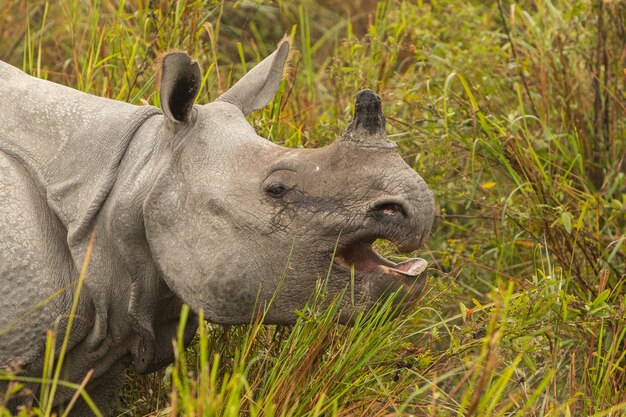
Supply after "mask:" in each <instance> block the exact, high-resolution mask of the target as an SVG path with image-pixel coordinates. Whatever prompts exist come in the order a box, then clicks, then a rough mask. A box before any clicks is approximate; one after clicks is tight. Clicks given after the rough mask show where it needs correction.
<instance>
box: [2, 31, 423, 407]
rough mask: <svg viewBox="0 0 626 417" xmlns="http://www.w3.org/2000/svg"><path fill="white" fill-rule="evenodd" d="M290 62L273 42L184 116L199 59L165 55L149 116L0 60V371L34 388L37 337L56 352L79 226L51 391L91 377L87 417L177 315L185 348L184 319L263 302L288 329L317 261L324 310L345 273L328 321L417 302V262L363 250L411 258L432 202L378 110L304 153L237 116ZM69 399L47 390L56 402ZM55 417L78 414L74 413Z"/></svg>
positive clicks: (167, 348) (225, 320) (154, 362)
mask: <svg viewBox="0 0 626 417" xmlns="http://www.w3.org/2000/svg"><path fill="white" fill-rule="evenodd" d="M289 49H290V44H289V42H288V41H286V40H285V41H282V42H281V43H280V44H279V45H278V47H277V49H276V51H275V52H274V53H272V54H271V55H270V56H268V57H267V58H266V59H264V60H263V61H262V62H260V63H259V64H258V65H256V66H255V67H254V68H253V69H252V70H251V71H250V72H248V73H247V74H246V75H245V76H244V77H243V78H242V79H241V80H240V81H239V82H237V83H236V84H235V85H234V86H233V87H232V88H231V89H229V90H228V91H227V92H226V93H224V94H223V95H222V96H221V97H219V98H218V99H217V100H216V101H214V102H213V103H210V104H204V105H194V101H195V98H196V94H197V92H198V90H199V87H200V83H201V79H202V75H201V71H200V68H199V66H198V64H197V63H196V62H195V61H193V60H192V59H191V58H190V57H189V56H187V55H186V54H185V53H182V52H173V53H170V54H167V55H165V56H164V58H163V59H162V62H161V67H160V70H159V79H160V83H159V84H160V86H159V93H160V97H161V103H162V104H161V107H162V108H161V109H158V108H156V107H152V106H135V105H131V104H127V103H123V102H119V101H115V100H110V99H106V98H101V97H96V96H93V95H89V94H85V93H82V92H79V91H77V90H74V89H72V88H68V87H65V86H61V85H58V84H54V83H52V82H48V81H45V80H41V79H37V78H34V77H31V76H29V75H27V74H25V73H23V72H22V71H20V70H18V69H16V68H14V67H12V66H10V65H8V64H5V63H2V62H0V102H1V103H2V104H1V105H0V367H2V368H6V369H12V370H19V372H20V373H21V374H22V375H28V376H33V377H37V376H40V375H41V372H42V367H43V359H44V348H45V337H46V332H47V331H48V330H49V329H52V330H54V331H55V332H56V334H57V335H58V337H57V339H62V335H63V334H64V332H65V328H66V326H67V317H68V313H69V311H70V307H71V303H72V298H73V295H74V291H75V284H76V281H77V278H78V276H79V273H80V269H81V266H82V263H83V260H84V258H85V253H86V250H87V246H88V244H89V240H90V237H91V234H92V231H95V235H96V237H95V245H94V247H93V254H92V256H91V260H90V263H89V266H88V270H87V275H86V278H85V282H84V286H83V288H82V291H81V294H80V299H79V304H78V311H77V314H76V316H75V319H74V323H73V326H72V329H71V337H70V340H69V344H68V347H67V350H66V358H65V362H64V367H65V368H64V372H63V375H64V377H63V378H64V379H66V380H70V381H73V382H77V383H78V382H80V381H82V380H83V378H84V377H85V375H86V374H87V372H89V371H90V370H92V369H93V374H92V376H91V379H90V381H89V382H88V384H87V387H86V389H87V392H88V393H89V395H90V396H91V398H92V399H93V400H94V401H95V403H96V405H97V406H98V407H99V409H100V410H101V411H102V413H103V414H104V415H110V414H111V413H112V412H113V409H112V407H113V404H114V403H115V398H116V397H117V395H118V394H119V391H120V389H121V386H122V377H123V374H124V371H125V369H126V368H127V367H128V366H130V365H131V364H132V365H134V366H135V368H136V370H137V372H139V373H149V372H152V371H155V370H157V369H159V368H162V367H163V366H165V365H167V364H169V363H171V362H172V361H173V359H174V357H173V352H172V343H171V340H172V338H174V337H175V334H176V327H177V324H178V321H179V315H180V309H181V306H182V304H183V303H186V304H188V305H189V306H190V307H191V310H192V311H193V312H194V313H193V314H191V318H190V320H188V323H187V327H186V329H185V340H186V343H189V341H190V340H191V338H192V337H193V335H194V334H195V331H196V328H197V315H196V313H197V312H198V311H199V310H200V309H203V310H204V315H205V317H206V319H207V320H208V321H210V322H213V323H221V324H237V323H249V322H250V320H251V319H252V318H253V317H254V316H255V313H256V312H257V311H258V309H259V308H266V307H268V306H269V308H268V310H267V315H266V316H265V317H266V318H265V321H266V322H267V323H274V324H289V323H294V322H295V320H296V318H297V316H296V314H295V310H297V309H300V308H302V307H303V306H304V305H305V303H306V302H307V301H308V300H309V299H310V297H311V296H312V295H313V293H314V291H315V289H316V285H317V283H318V281H319V280H324V279H325V278H326V276H327V273H328V269H329V266H331V264H332V267H331V273H330V276H329V279H328V280H327V282H326V286H327V289H328V292H329V294H330V298H332V295H333V294H339V293H341V292H342V291H343V290H344V289H345V288H346V287H347V286H348V285H349V284H350V282H351V278H350V274H351V269H352V268H354V270H355V274H356V277H355V280H354V288H353V291H352V293H351V294H350V292H347V293H346V295H345V296H344V299H343V301H342V309H341V313H340V316H339V320H340V321H341V322H343V323H347V324H349V323H350V322H351V320H352V319H353V318H354V317H355V315H356V314H358V313H359V312H362V311H367V310H368V309H369V308H371V307H372V305H373V304H374V303H376V302H377V300H379V299H380V298H381V297H383V296H386V295H387V294H389V293H391V292H395V291H400V293H401V295H402V302H403V303H411V302H413V301H415V300H416V299H417V297H418V296H419V294H420V293H421V291H422V289H423V287H424V282H425V272H424V271H425V269H426V266H427V264H426V261H424V260H423V259H420V258H414V259H410V260H408V261H405V262H403V263H400V264H396V263H394V262H391V261H389V260H387V259H385V258H384V257H382V256H380V255H379V254H378V253H376V252H375V251H374V250H373V249H372V246H371V244H372V243H373V242H374V240H376V239H378V238H382V239H386V240H389V241H391V242H393V243H395V244H397V245H398V246H399V247H400V248H401V249H402V250H406V251H410V250H414V249H416V248H418V247H419V246H420V245H421V244H422V243H423V242H424V241H425V240H426V239H427V238H428V234H429V233H430V230H431V226H432V221H433V216H434V200H433V195H432V192H431V191H430V190H429V189H428V187H427V185H426V184H425V182H424V181H423V180H422V178H421V177H420V176H419V175H418V174H417V173H416V172H415V171H413V170H412V169H411V168H410V167H409V166H408V165H407V164H406V163H405V162H404V161H403V160H402V158H401V157H400V155H399V154H398V152H397V150H396V146H395V143H393V142H391V141H390V140H389V139H388V138H387V136H386V134H385V118H384V116H383V113H382V110H381V102H380V97H378V96H377V95H376V94H374V93H373V92H372V91H369V90H363V91H361V92H359V93H358V94H357V97H356V103H355V116H354V121H353V122H352V123H351V124H350V126H349V127H348V129H347V130H346V132H345V133H344V134H343V135H342V136H341V137H339V138H338V139H337V140H335V141H334V142H333V143H332V144H330V145H328V146H326V147H323V148H319V149H288V148H284V147H281V146H279V145H276V144H274V143H272V142H270V141H267V140H265V139H263V138H261V137H259V136H258V135H257V134H256V133H255V132H254V130H253V129H252V127H251V126H250V124H249V123H248V122H247V121H246V118H245V115H247V114H248V113H250V112H251V111H254V110H257V109H260V108H262V107H264V106H266V105H267V104H268V103H269V102H270V101H271V100H272V99H273V97H274V95H275V93H276V90H277V89H278V87H279V85H280V82H281V79H282V76H283V72H284V66H285V63H286V61H287V59H288V55H289ZM270 248H271V249H270ZM283 276H284V282H283V283H282V285H280V284H281V278H283ZM275 293H276V297H275V299H274V301H273V303H272V304H271V305H269V301H270V300H271V299H272V297H273V296H274V294H275ZM54 294H57V295H54ZM53 295H54V296H53ZM352 299H353V300H354V303H352V302H351V300H352ZM39 304H40V305H39ZM58 345H59V346H60V340H59V341H58ZM57 352H58V348H57ZM6 388H7V385H6V382H4V383H2V382H0V392H4V391H5V390H6ZM28 388H29V389H30V390H31V391H32V393H33V395H35V396H36V395H37V392H38V386H37V385H36V384H30V385H28ZM72 395H73V392H72V391H71V390H69V389H60V390H59V391H58V392H57V395H56V396H55V400H54V401H55V406H56V407H63V406H64V405H66V404H67V403H68V402H69V400H70V398H71V396H72ZM24 401H28V398H26V399H24V398H20V397H18V398H17V399H15V400H13V402H12V403H11V404H9V406H10V407H12V408H15V407H16V406H18V405H19V404H20V402H24ZM71 415H74V416H85V415H91V412H90V411H89V409H88V408H87V406H86V404H85V403H83V402H82V401H79V402H78V403H77V404H76V406H75V407H74V408H73V409H72V413H71Z"/></svg>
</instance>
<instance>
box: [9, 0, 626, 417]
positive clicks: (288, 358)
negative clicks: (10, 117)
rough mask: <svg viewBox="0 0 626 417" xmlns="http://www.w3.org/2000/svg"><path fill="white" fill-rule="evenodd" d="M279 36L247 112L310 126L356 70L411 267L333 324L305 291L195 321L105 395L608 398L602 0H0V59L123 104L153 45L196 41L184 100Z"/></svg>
mask: <svg viewBox="0 0 626 417" xmlns="http://www.w3.org/2000/svg"><path fill="white" fill-rule="evenodd" d="M346 3H349V4H346ZM284 34H291V36H292V37H293V39H294V46H295V47H296V48H297V50H298V52H297V54H296V55H295V57H294V63H293V70H292V74H291V77H290V79H289V80H286V81H285V82H284V83H283V86H282V87H281V90H280V92H279V94H278V96H277V98H276V99H275V100H274V102H273V103H272V105H270V106H268V107H267V108H266V109H264V110H262V111H258V112H255V113H253V114H252V115H250V116H249V120H250V121H251V123H252V124H253V126H254V127H255V128H256V129H257V131H258V132H259V134H261V135H263V136H266V137H268V138H269V139H270V140H272V141H274V142H277V143H281V144H284V145H285V146H290V147H316V146H323V145H325V144H327V143H329V142H330V141H332V140H333V139H334V138H335V137H337V136H338V135H339V134H340V133H341V132H342V131H343V130H344V129H345V127H346V126H347V124H348V122H349V121H350V118H351V113H352V110H353V109H352V108H351V106H352V105H353V102H354V96H355V94H356V92H357V91H359V90H360V89H362V88H371V89H373V90H375V91H377V92H378V93H379V94H380V95H381V96H382V98H383V107H384V111H385V113H386V116H387V130H388V133H389V135H390V137H391V138H392V139H393V140H394V141H396V142H397V143H398V145H399V148H400V150H401V152H402V155H403V156H404V158H405V160H406V161H407V163H409V164H410V165H411V166H413V167H414V168H415V169H416V170H417V171H418V172H419V173H420V174H421V175H422V176H423V177H424V179H425V180H426V182H427V183H428V184H429V186H430V188H431V189H432V190H433V191H434V193H435V197H436V200H437V203H438V206H439V215H438V217H437V220H436V224H435V225H434V228H433V233H432V234H431V238H430V244H429V246H428V247H427V248H425V249H424V250H422V252H421V256H422V257H425V258H426V259H427V260H428V261H429V262H430V263H431V269H430V271H431V274H430V278H429V279H430V285H429V288H428V290H427V292H426V294H425V295H424V297H423V299H422V300H421V301H420V302H419V303H417V304H416V305H415V306H414V308H413V309H412V310H411V311H409V312H407V313H405V314H403V315H401V316H400V317H392V316H391V315H390V311H391V306H390V304H389V303H387V304H383V305H381V306H380V308H379V310H377V311H375V312H372V313H371V314H370V316H369V317H363V318H362V320H360V321H358V323H357V324H356V325H355V326H354V327H352V328H347V327H343V326H339V325H336V324H334V323H333V314H332V313H333V311H332V309H331V310H329V311H320V310H319V309H317V308H316V305H317V302H318V301H319V300H312V301H311V305H310V306H309V307H307V308H306V309H305V310H304V311H303V312H302V318H301V319H300V320H299V321H298V323H297V324H296V325H294V326H290V327H275V326H263V325H260V324H258V323H256V324H252V325H249V326H236V327H220V326H212V325H207V326H202V327H201V329H200V332H199V335H198V337H197V339H196V341H195V342H194V344H193V346H191V347H190V348H189V349H187V350H184V349H179V351H178V356H177V361H176V363H175V364H174V365H172V366H170V367H168V368H167V369H165V370H163V371H161V372H158V373H156V374H153V375H150V376H147V377H139V376H136V375H134V374H133V373H132V371H129V374H128V381H127V384H126V387H125V389H124V394H123V397H122V399H121V400H120V403H119V404H118V406H117V410H118V411H117V412H118V415H120V416H122V415H123V416H142V415H146V414H150V415H171V416H173V415H186V416H240V415H246V416H311V417H312V416H361V415H367V416H405V415H415V416H533V417H539V416H597V417H600V416H620V415H626V245H624V241H625V239H626V235H625V231H624V228H625V226H626V192H625V190H626V176H625V173H626V162H625V161H624V158H625V156H626V153H625V152H626V47H625V45H626V2H624V1H621V0H613V1H609V0H604V1H602V0H520V1H511V0H499V1H478V0H476V1H461V0H430V1H427V0H413V1H401V0H389V1H379V2H375V1H373V0H355V1H353V2H343V1H339V0H319V1H313V0H311V1H301V2H296V1H278V2H269V1H265V2H263V1H256V2H255V1H252V0H250V1H236V2H219V1H209V0H189V1H183V0H180V1H177V2H174V1H159V0H154V1H147V0H128V1H125V2H124V1H120V2H117V1H115V2H114V1H109V0H92V1H79V0H68V1H63V2H53V1H50V2H46V1H42V0H39V1H29V2H25V1H22V0H0V45H1V46H0V59H2V60H4V61H7V62H9V63H11V64H13V65H15V66H17V67H20V68H22V69H24V70H25V71H26V72H28V73H31V74H33V75H36V76H38V77H42V78H47V79H50V80H53V81H55V82H59V83H62V84H65V85H69V86H72V87H75V88H78V89H80V90H83V91H87V92H89V93H92V94H96V95H102V96H106V97H111V98H116V99H119V100H124V101H128V102H131V103H135V104H158V97H157V95H156V91H155V85H154V82H155V72H156V70H155V60H156V59H157V57H158V56H159V54H161V53H162V52H164V51H167V50H169V49H175V48H176V49H183V50H186V51H187V52H189V53H190V54H192V55H193V56H194V57H195V58H197V59H198V60H199V62H200V64H201V67H202V69H203V75H204V80H203V85H202V90H201V92H200V94H199V99H198V101H199V102H201V103H205V102H208V101H211V100H213V99H214V98H216V97H217V96H218V95H219V94H220V93H221V92H223V91H225V90H226V89H227V88H228V86H229V85H231V84H232V83H233V82H234V81H236V80H238V79H239V78H240V77H241V76H242V75H243V74H244V73H245V72H246V71H247V70H249V69H250V68H251V67H252V66H253V65H254V64H255V63H256V62H258V61H259V60H260V59H261V58H262V57H264V56H266V55H267V54H268V53H270V52H271V51H272V50H273V48H274V47H275V45H276V43H277V42H278V41H279V40H280V39H281V38H282V37H283V36H284ZM380 246H381V249H382V250H383V251H384V252H385V253H386V254H387V255H388V256H390V257H392V258H394V257H395V258H396V259H400V258H401V257H402V255H399V254H397V253H394V249H393V248H391V247H385V245H384V244H381V245H380ZM181 337H182V336H181ZM0 376H2V374H0ZM4 377H5V378H7V377H10V376H8V375H4ZM18 388H19V385H16V387H15V389H16V390H17V389H18ZM7 395H8V394H7ZM0 401H1V397H0ZM45 401H46V399H45V398H43V399H42V400H41V401H40V402H39V403H36V404H35V406H34V408H33V409H32V410H22V412H21V413H22V414H20V415H23V416H28V415H48V414H49V412H50V411H49V408H47V403H46V402H45ZM46 410H48V411H46ZM3 413H4V414H3ZM5 414H7V411H0V416H2V415H5Z"/></svg>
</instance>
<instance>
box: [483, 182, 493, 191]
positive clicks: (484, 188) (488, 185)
mask: <svg viewBox="0 0 626 417" xmlns="http://www.w3.org/2000/svg"><path fill="white" fill-rule="evenodd" d="M495 186H496V183H495V181H490V182H486V183H484V184H483V185H481V186H480V188H482V189H483V190H489V189H490V188H493V187H495Z"/></svg>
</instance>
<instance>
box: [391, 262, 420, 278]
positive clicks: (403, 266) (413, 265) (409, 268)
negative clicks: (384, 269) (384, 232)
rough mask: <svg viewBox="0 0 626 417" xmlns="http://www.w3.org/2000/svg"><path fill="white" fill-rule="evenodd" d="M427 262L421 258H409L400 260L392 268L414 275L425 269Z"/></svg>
mask: <svg viewBox="0 0 626 417" xmlns="http://www.w3.org/2000/svg"><path fill="white" fill-rule="evenodd" d="M427 267H428V262H426V260H424V259H422V258H411V259H408V260H406V261H404V262H400V263H399V264H397V265H396V267H395V268H394V269H395V270H396V271H398V272H400V273H402V274H404V275H407V276H411V277H416V276H418V275H419V274H421V273H422V272H424V271H425V270H426V268H427Z"/></svg>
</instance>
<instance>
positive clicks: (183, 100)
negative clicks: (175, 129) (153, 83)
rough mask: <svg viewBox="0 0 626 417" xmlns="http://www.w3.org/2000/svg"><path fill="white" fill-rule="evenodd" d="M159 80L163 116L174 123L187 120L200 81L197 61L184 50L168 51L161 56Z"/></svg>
mask: <svg viewBox="0 0 626 417" xmlns="http://www.w3.org/2000/svg"><path fill="white" fill-rule="evenodd" d="M159 80H160V86H159V94H160V96H161V108H162V109H163V113H165V116H166V117H167V118H168V119H169V120H170V121H172V122H174V123H187V122H189V120H190V118H191V111H192V109H193V102H194V100H195V99H196V95H197V94H198V90H199V89H200V83H201V81H202V75H201V74H200V66H199V65H198V63H197V62H196V61H194V60H192V59H191V57H190V56H189V55H187V54H186V53H184V52H170V53H168V54H167V55H165V56H164V57H163V58H162V61H161V68H160V72H159Z"/></svg>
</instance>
